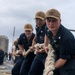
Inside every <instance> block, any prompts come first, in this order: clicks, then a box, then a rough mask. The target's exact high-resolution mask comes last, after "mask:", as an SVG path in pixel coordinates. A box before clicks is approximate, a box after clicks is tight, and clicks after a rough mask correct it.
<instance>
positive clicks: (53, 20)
mask: <svg viewBox="0 0 75 75" xmlns="http://www.w3.org/2000/svg"><path fill="white" fill-rule="evenodd" d="M56 21H57V19H47V22H53V23H54V22H56Z"/></svg>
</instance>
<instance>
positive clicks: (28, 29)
mask: <svg viewBox="0 0 75 75" xmlns="http://www.w3.org/2000/svg"><path fill="white" fill-rule="evenodd" d="M24 30H32V29H24Z"/></svg>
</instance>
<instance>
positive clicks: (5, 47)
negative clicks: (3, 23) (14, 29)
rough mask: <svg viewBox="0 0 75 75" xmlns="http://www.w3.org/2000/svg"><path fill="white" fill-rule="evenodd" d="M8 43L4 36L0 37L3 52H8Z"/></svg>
mask: <svg viewBox="0 0 75 75" xmlns="http://www.w3.org/2000/svg"><path fill="white" fill-rule="evenodd" d="M8 43H9V40H8V38H7V37H6V36H4V35H0V47H1V48H2V49H3V50H4V51H5V52H8Z"/></svg>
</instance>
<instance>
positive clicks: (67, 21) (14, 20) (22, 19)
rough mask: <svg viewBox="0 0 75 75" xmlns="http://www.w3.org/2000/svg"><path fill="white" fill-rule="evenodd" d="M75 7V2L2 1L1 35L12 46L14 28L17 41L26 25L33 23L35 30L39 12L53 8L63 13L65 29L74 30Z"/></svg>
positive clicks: (49, 0) (0, 6)
mask: <svg viewBox="0 0 75 75" xmlns="http://www.w3.org/2000/svg"><path fill="white" fill-rule="evenodd" d="M74 7H75V1H74V0H73V1H71V0H65V1H64V0H0V35H6V36H7V37H8V38H9V45H10V46H11V44H12V38H13V28H14V26H15V28H16V29H15V37H14V39H16V38H17V37H19V35H20V34H21V33H22V32H24V30H23V27H24V25H25V24H26V23H31V24H32V25H33V27H34V29H35V20H34V17H35V13H36V12H37V11H39V10H42V11H44V12H46V11H47V10H49V9H51V8H56V9H58V10H59V11H60V12H61V19H62V24H63V25H64V26H65V27H67V28H68V29H70V28H71V29H74V28H75V22H74V17H75V14H74V13H75V10H74ZM34 32H35V30H34ZM73 34H75V33H73ZM10 46H9V49H10V48H11V47H10Z"/></svg>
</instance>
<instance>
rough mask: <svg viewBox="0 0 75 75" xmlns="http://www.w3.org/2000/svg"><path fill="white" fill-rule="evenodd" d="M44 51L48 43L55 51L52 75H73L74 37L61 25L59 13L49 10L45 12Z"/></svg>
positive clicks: (74, 72) (74, 62) (74, 57)
mask: <svg viewBox="0 0 75 75" xmlns="http://www.w3.org/2000/svg"><path fill="white" fill-rule="evenodd" d="M46 25H47V27H48V29H46V35H45V50H46V52H47V51H48V47H47V45H48V43H47V42H48V41H49V40H50V44H51V45H52V47H53V48H54V50H55V53H54V54H55V64H54V67H55V70H54V75H75V37H74V35H73V34H72V33H71V32H70V31H69V30H68V29H67V28H65V27H64V26H63V25H62V24H61V15H60V12H59V11H58V10H56V9H50V10H48V11H47V12H46Z"/></svg>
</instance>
